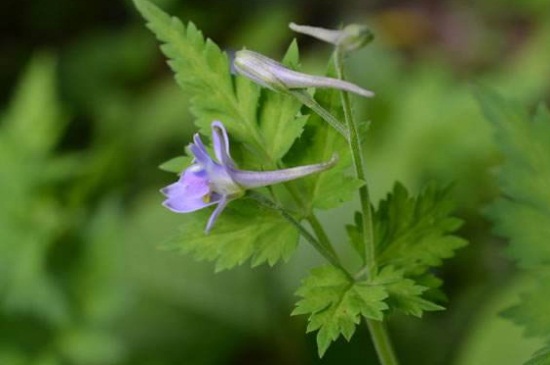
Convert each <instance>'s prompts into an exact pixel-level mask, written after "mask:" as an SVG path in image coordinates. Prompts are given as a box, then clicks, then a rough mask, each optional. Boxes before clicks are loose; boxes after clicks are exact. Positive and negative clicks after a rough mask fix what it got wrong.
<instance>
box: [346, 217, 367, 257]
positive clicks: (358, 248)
mask: <svg viewBox="0 0 550 365" xmlns="http://www.w3.org/2000/svg"><path fill="white" fill-rule="evenodd" d="M353 220H354V223H355V224H346V233H347V234H348V239H349V242H350V243H351V247H353V248H354V249H355V252H357V255H358V256H359V257H360V258H361V260H362V261H363V266H364V265H365V264H366V256H365V242H364V240H363V221H362V219H361V213H360V212H355V215H354V216H353Z"/></svg>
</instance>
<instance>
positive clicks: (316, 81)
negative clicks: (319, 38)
mask: <svg viewBox="0 0 550 365" xmlns="http://www.w3.org/2000/svg"><path fill="white" fill-rule="evenodd" d="M233 66H234V68H235V71H237V73H239V74H241V75H243V76H245V77H248V78H249V79H251V80H252V81H254V82H256V83H258V84H260V85H262V86H264V87H267V88H269V89H272V90H275V91H283V92H284V91H287V90H288V89H305V88H308V87H320V88H334V89H339V90H344V91H349V92H352V93H355V94H358V95H361V96H364V97H371V96H374V93H373V92H372V91H369V90H365V89H363V88H361V87H359V86H357V85H355V84H352V83H351V82H347V81H343V80H339V79H334V78H332V77H325V76H313V75H308V74H304V73H301V72H296V71H293V70H290V69H288V68H286V67H285V66H283V65H282V64H280V63H279V62H276V61H274V60H272V59H271V58H268V57H265V56H263V55H261V54H259V53H256V52H253V51H249V50H241V51H237V53H236V54H235V60H234V61H233Z"/></svg>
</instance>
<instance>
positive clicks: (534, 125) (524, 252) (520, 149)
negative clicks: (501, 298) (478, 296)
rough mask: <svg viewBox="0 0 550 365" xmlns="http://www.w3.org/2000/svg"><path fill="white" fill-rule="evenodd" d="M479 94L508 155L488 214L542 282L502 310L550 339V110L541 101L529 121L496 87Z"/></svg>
mask: <svg viewBox="0 0 550 365" xmlns="http://www.w3.org/2000/svg"><path fill="white" fill-rule="evenodd" d="M476 96H477V99H478V101H479V103H480V104H481V108H482V110H483V113H484V115H485V117H486V118H487V119H488V120H489V122H491V123H492V124H493V126H494V130H495V136H496V141H497V145H498V147H499V149H500V151H501V152H502V154H503V155H504V157H505V159H504V163H503V166H502V168H501V170H500V172H499V176H498V177H499V187H500V189H501V191H502V196H501V197H500V198H499V199H497V200H496V201H495V202H494V203H493V204H492V205H491V206H490V208H489V209H488V211H487V213H488V215H489V217H490V218H491V219H492V220H493V221H494V223H495V228H494V230H495V232H496V233H497V234H499V235H501V236H504V237H506V238H508V239H509V241H510V243H509V246H508V254H509V255H510V256H511V257H512V258H513V259H515V260H516V261H517V263H518V265H519V266H520V267H522V268H524V269H528V270H530V271H531V272H532V273H534V274H537V276H536V280H537V281H538V283H537V284H536V288H535V289H534V290H531V291H530V292H526V293H524V294H522V295H521V296H520V298H521V300H520V302H519V303H518V304H517V305H516V306H514V307H512V308H509V309H508V310H506V311H504V312H503V313H502V314H503V316H504V317H506V318H508V319H510V320H512V321H513V322H515V323H517V324H518V325H522V326H524V328H525V335H526V336H539V337H544V338H546V339H550V314H549V312H548V298H549V297H550V284H549V283H548V278H549V277H550V274H549V272H550V247H549V245H548V242H549V240H550V229H549V227H550V191H549V189H548V182H549V181H550V113H549V112H548V109H547V108H545V107H544V106H542V105H541V106H539V108H538V109H537V112H536V113H535V116H534V117H533V119H532V120H531V119H530V118H529V115H528V113H527V112H526V110H525V109H524V108H523V107H521V106H520V105H518V104H517V103H515V102H513V101H511V100H506V99H504V98H502V97H501V96H499V95H497V94H496V93H494V92H493V91H490V90H487V89H483V88H479V89H478V90H477V93H476ZM548 353H549V352H548V351H547V349H543V350H541V352H539V353H538V354H535V355H534V357H533V358H532V359H531V360H529V361H528V362H527V363H528V364H545V363H550V356H549V355H548Z"/></svg>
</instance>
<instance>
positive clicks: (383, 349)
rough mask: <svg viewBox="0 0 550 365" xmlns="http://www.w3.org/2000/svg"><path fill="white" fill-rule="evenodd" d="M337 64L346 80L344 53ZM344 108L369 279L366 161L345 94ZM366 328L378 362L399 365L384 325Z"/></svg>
mask: <svg viewBox="0 0 550 365" xmlns="http://www.w3.org/2000/svg"><path fill="white" fill-rule="evenodd" d="M334 64H335V67H336V73H337V76H338V78H339V79H341V80H343V79H344V66H343V55H342V52H341V51H340V50H339V49H337V50H336V52H335V54H334ZM341 99H342V106H343V108H344V118H345V120H346V124H347V127H348V131H349V145H350V149H351V154H352V160H353V165H354V168H355V174H356V176H357V178H358V179H361V180H362V181H364V182H365V185H363V186H362V187H361V188H360V189H359V199H360V204H361V211H362V213H363V214H362V215H361V217H362V225H363V232H362V233H363V234H362V237H363V245H364V254H365V256H364V257H365V264H366V268H367V272H368V276H369V277H373V276H374V275H376V272H377V264H376V251H375V242H374V232H373V231H374V229H373V228H374V227H373V226H374V225H373V220H372V210H371V204H370V196H369V188H368V184H367V180H366V174H365V163H364V158H363V150H362V146H361V140H360V137H359V132H358V128H357V124H356V123H355V121H354V118H353V113H352V111H351V103H350V100H349V96H348V94H347V93H346V92H344V91H342V93H341ZM367 325H368V327H369V332H370V335H371V338H372V341H373V343H374V347H375V349H376V353H377V354H378V359H379V360H380V363H381V364H382V365H397V363H398V362H397V357H396V356H395V353H394V351H393V348H392V345H391V341H390V337H389V334H388V331H387V329H386V326H385V324H384V322H381V321H375V320H370V319H367Z"/></svg>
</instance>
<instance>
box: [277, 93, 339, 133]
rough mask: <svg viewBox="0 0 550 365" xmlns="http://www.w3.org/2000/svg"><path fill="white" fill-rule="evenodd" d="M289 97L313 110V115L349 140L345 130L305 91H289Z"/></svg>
mask: <svg viewBox="0 0 550 365" xmlns="http://www.w3.org/2000/svg"><path fill="white" fill-rule="evenodd" d="M288 92H289V93H290V94H291V95H293V96H294V97H295V98H296V99H298V100H299V101H300V102H301V103H302V104H304V105H305V106H307V107H308V108H310V109H311V110H313V111H314V112H315V113H317V114H319V116H320V117H321V118H323V119H324V120H325V121H326V122H327V123H328V124H330V126H331V127H332V128H334V129H336V131H338V133H340V134H341V135H342V136H343V137H344V138H345V139H346V140H349V133H348V130H347V128H346V127H345V126H344V125H343V124H342V123H341V122H340V121H339V120H338V119H336V118H335V117H334V116H333V115H332V114H330V113H329V112H328V111H327V110H326V109H325V108H323V107H322V106H321V105H319V103H318V102H316V101H315V99H313V97H312V96H311V95H309V94H308V93H307V91H305V90H289V91H288Z"/></svg>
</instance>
